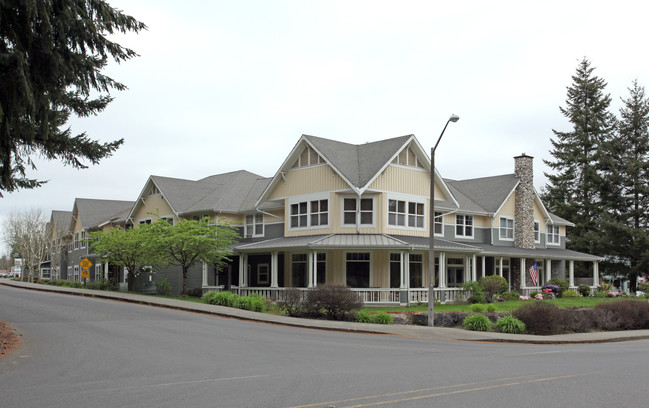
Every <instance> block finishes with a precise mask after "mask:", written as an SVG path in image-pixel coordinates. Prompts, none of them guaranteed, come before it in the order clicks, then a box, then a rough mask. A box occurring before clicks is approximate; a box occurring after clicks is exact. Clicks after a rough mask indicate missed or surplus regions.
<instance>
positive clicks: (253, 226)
mask: <svg viewBox="0 0 649 408" xmlns="http://www.w3.org/2000/svg"><path fill="white" fill-rule="evenodd" d="M244 234H245V237H246V238H251V237H261V236H263V235H264V214H247V215H246V225H245V232H244Z"/></svg>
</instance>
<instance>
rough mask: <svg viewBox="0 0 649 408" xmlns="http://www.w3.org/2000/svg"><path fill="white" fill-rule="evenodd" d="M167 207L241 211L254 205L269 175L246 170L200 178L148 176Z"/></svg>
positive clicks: (267, 181) (185, 209) (193, 211)
mask: <svg viewBox="0 0 649 408" xmlns="http://www.w3.org/2000/svg"><path fill="white" fill-rule="evenodd" d="M151 180H152V181H153V182H154V183H155V184H156V186H158V189H159V190H160V192H161V193H162V195H163V196H164V197H165V199H166V200H167V202H168V203H169V205H170V206H171V208H172V209H173V210H174V211H175V212H177V213H179V214H182V213H197V212H201V211H228V212H241V211H250V210H253V209H254V204H255V200H256V199H257V198H258V197H259V195H260V194H261V192H262V191H263V190H264V188H266V186H267V185H268V183H269V181H270V179H267V178H264V177H262V176H259V175H257V174H254V173H251V172H249V171H246V170H239V171H234V172H230V173H223V174H217V175H213V176H209V177H205V178H203V179H200V180H196V181H194V180H186V179H177V178H170V177H161V176H151Z"/></svg>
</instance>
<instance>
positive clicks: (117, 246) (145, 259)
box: [90, 225, 162, 292]
mask: <svg viewBox="0 0 649 408" xmlns="http://www.w3.org/2000/svg"><path fill="white" fill-rule="evenodd" d="M150 236H151V228H150V227H149V226H148V225H142V226H140V227H139V228H129V229H123V228H120V227H117V228H113V229H110V230H107V231H100V232H96V233H93V234H92V238H94V239H95V241H94V242H92V243H91V247H90V248H91V250H92V252H93V253H95V254H97V255H99V256H100V257H102V258H103V259H105V260H106V261H108V262H109V263H111V264H113V265H117V266H121V267H123V268H126V269H127V270H128V290H129V292H134V291H135V278H136V277H137V275H138V274H139V273H140V272H141V271H142V270H144V269H145V268H147V267H149V266H153V265H159V264H160V263H162V258H161V257H160V255H159V254H158V253H156V252H155V251H154V250H153V249H152V248H151V246H150V245H149V242H150Z"/></svg>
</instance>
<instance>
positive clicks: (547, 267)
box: [545, 259, 552, 283]
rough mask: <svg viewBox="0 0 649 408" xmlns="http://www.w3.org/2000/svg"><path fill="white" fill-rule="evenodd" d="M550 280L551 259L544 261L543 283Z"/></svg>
mask: <svg viewBox="0 0 649 408" xmlns="http://www.w3.org/2000/svg"><path fill="white" fill-rule="evenodd" d="M550 279H552V259H547V260H546V261H545V283H547V282H548V281H549V280H550Z"/></svg>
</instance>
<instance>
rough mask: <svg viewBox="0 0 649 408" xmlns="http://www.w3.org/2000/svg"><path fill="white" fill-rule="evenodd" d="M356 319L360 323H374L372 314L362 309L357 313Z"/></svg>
mask: <svg viewBox="0 0 649 408" xmlns="http://www.w3.org/2000/svg"><path fill="white" fill-rule="evenodd" d="M356 321H357V322H358V323H372V316H371V315H370V314H369V313H367V312H365V311H363V310H361V311H360V312H358V313H357V314H356Z"/></svg>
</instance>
